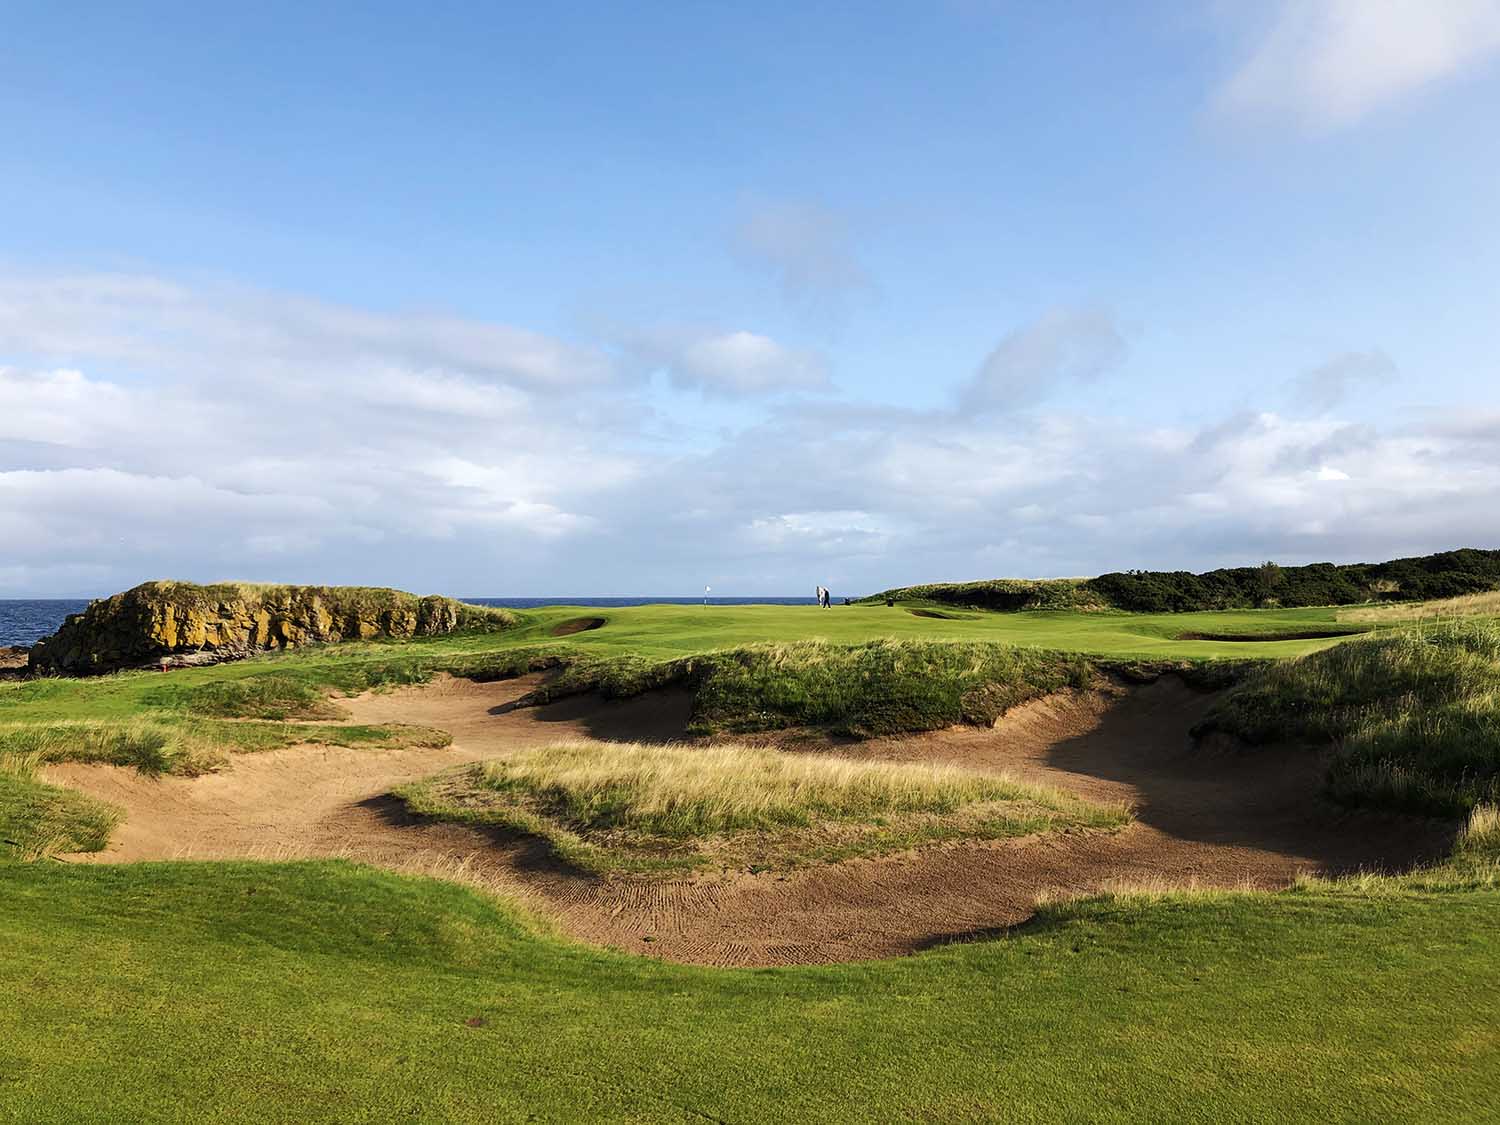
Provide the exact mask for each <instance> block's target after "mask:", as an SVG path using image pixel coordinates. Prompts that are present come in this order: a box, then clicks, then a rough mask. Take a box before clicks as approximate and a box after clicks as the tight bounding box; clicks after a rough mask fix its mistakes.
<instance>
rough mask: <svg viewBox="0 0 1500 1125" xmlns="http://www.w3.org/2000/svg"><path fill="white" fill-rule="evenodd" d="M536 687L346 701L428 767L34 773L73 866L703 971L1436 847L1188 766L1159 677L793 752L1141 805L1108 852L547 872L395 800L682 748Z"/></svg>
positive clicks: (521, 848)
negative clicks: (417, 910) (396, 902)
mask: <svg viewBox="0 0 1500 1125" xmlns="http://www.w3.org/2000/svg"><path fill="white" fill-rule="evenodd" d="M537 682H538V679H537V678H536V677H527V678H523V679H518V680H511V681H506V682H501V683H491V684H477V683H470V682H468V681H461V680H440V681H438V682H436V683H434V684H431V685H427V686H425V687H418V688H402V689H398V690H396V691H391V692H387V693H378V694H366V695H363V696H360V697H358V698H356V699H352V700H348V701H345V702H346V703H347V705H348V707H349V710H350V711H351V712H352V714H353V717H354V721H356V722H360V723H385V722H391V721H402V722H409V723H417V724H422V725H427V726H436V727H440V728H442V729H444V730H447V731H449V732H450V733H451V734H452V735H453V744H452V745H451V746H448V747H444V748H441V749H408V750H351V749H344V748H338V747H325V746H304V747H293V748H289V749H285V750H274V751H269V752H266V753H262V754H256V755H252V756H248V757H237V758H236V759H235V761H234V764H233V768H232V769H230V770H227V771H225V772H223V773H219V774H212V775H209V776H205V777H199V778H194V779H181V778H174V777H164V778H161V779H157V780H153V779H150V778H147V777H144V776H142V775H140V774H138V773H136V772H135V771H132V770H127V769H122V768H119V767H109V766H78V765H60V766H52V767H49V768H48V769H47V770H46V774H47V776H48V778H49V779H51V780H53V781H56V782H59V783H62V784H66V785H71V786H74V787H76V788H78V789H82V790H84V791H86V792H88V793H90V794H93V795H95V796H98V797H102V798H103V799H105V800H108V801H112V802H114V803H116V804H118V805H121V806H123V807H124V808H125V809H126V811H127V819H126V821H125V823H124V824H123V825H122V826H121V827H120V828H119V829H118V830H117V832H116V834H115V837H114V839H113V841H112V842H111V844H110V847H109V848H108V849H107V850H105V851H104V852H102V853H98V854H92V855H80V856H75V857H72V858H73V859H74V860H75V861H76V862H106V863H107V862H126V861H131V860H144V859H169V858H195V859H210V858H230V857H259V858H288V857H301V856H345V857H348V858H351V859H356V860H359V861H362V862H368V863H373V864H378V865H380V866H385V867H390V868H394V869H397V870H406V871H417V872H424V873H428V874H434V875H439V876H443V877H448V878H455V879H461V880H464V881H468V882H471V883H474V884H476V885H479V886H482V887H485V888H490V889H493V890H496V891H501V892H504V893H506V894H508V895H514V896H517V897H519V898H520V899H521V900H522V901H523V902H524V903H526V904H527V905H528V906H529V907H530V908H531V909H532V910H533V911H534V912H535V913H536V914H538V915H539V916H540V917H542V918H547V919H551V920H553V921H554V922H555V924H556V925H557V927H558V928H559V929H560V930H561V931H563V932H565V933H567V934H569V935H572V936H574V937H577V938H580V939H582V940H586V941H590V942H595V943H600V944H605V945H611V946H617V947H620V948H623V949H627V950H632V951H636V952H640V953H645V954H648V955H651V956H657V957H664V958H668V959H671V960H675V961H686V962H694V963H703V964H719V965H773V964H792V963H807V962H826V961H846V960H855V959H860V958H868V957H883V956H892V955H897V954H903V953H910V952H913V951H915V950H918V949H921V948H924V947H927V946H930V945H933V944H938V943H941V942H945V941H950V940H962V939H964V938H967V937H973V936H981V935H985V934H989V933H993V932H995V931H996V930H999V929H1002V928H1004V927H1007V926H1011V925H1014V924H1016V923H1018V922H1021V921H1024V920H1025V919H1026V918H1028V917H1029V916H1030V915H1031V913H1032V912H1033V909H1034V904H1035V901H1036V898H1037V896H1038V895H1039V894H1054V895H1055V894H1072V893H1087V892H1089V891H1094V890H1099V889H1103V888H1108V887H1110V886H1113V885H1118V884H1120V883H1142V882H1156V883H1161V882H1166V883H1171V884H1176V885H1201V886H1237V885H1250V886H1256V887H1268V888H1269V887H1279V886H1285V885H1287V884H1288V883H1290V882H1291V881H1292V880H1293V879H1294V878H1295V877H1296V876H1297V875H1298V874H1300V873H1303V872H1320V873H1340V872H1348V871H1353V870H1357V869H1397V868H1402V867H1406V866H1410V865H1411V864H1413V863H1416V862H1420V861H1422V860H1424V859H1430V858H1436V857H1438V856H1439V855H1441V854H1442V853H1443V852H1444V850H1445V849H1446V847H1447V846H1448V845H1449V843H1451V840H1452V829H1451V828H1450V827H1447V826H1445V825H1443V824H1441V823H1438V822H1432V821H1426V820H1420V819H1414V818H1406V817H1399V816H1393V815H1384V814H1367V813H1351V812H1344V811H1340V810H1337V809H1335V808H1332V807H1330V806H1327V805H1325V804H1324V803H1323V802H1322V801H1321V800H1320V799H1319V798H1318V796H1317V793H1318V790H1319V789H1320V787H1321V786H1320V781H1321V776H1322V774H1321V771H1322V765H1321V763H1320V762H1318V761H1317V759H1316V756H1315V755H1312V754H1309V753H1308V752H1307V751H1306V750H1294V749H1260V750H1256V751H1253V752H1240V751H1238V750H1235V749H1233V748H1223V749H1212V748H1199V749H1194V748H1192V747H1191V745H1190V742H1189V738H1188V733H1187V732H1188V730H1189V728H1190V727H1191V726H1192V725H1193V723H1194V722H1195V721H1197V720H1198V719H1199V718H1201V717H1202V715H1203V713H1204V712H1205V711H1206V710H1207V708H1208V707H1209V705H1210V704H1211V702H1212V697H1211V696H1208V695H1200V694H1198V693H1195V692H1193V691H1191V690H1190V689H1188V688H1187V687H1185V686H1184V685H1182V684H1181V683H1180V682H1179V681H1177V680H1175V679H1171V678H1168V679H1163V680H1161V681H1158V682H1157V683H1155V684H1152V685H1149V686H1147V687H1144V688H1134V689H1127V688H1123V687H1122V688H1118V689H1112V690H1109V691H1104V692H1087V693H1062V694H1059V695H1056V696H1052V697H1049V698H1047V699H1044V700H1039V701H1036V702H1033V703H1030V704H1026V705H1024V706H1022V707H1019V708H1016V709H1014V710H1012V711H1011V712H1010V713H1009V714H1008V715H1007V716H1006V717H1005V718H1004V719H1003V720H1002V721H1001V722H1000V724H998V725H997V727H996V728H995V729H993V730H981V729H975V728H955V729H952V730H947V731H938V732H933V733H930V734H925V735H919V736H914V737H904V738H891V739H882V740H878V741H874V742H866V743H850V744H844V745H839V746H836V747H834V746H830V745H829V744H828V743H826V742H810V741H808V740H800V741H795V742H789V743H788V745H795V746H797V747H799V750H798V752H816V753H829V752H833V753H839V754H844V755H848V756H851V757H858V758H869V759H875V760H885V761H925V762H951V763H959V764H962V765H965V766H968V767H970V768H974V769H981V770H998V769H1004V770H1005V771H1007V772H1010V773H1012V774H1015V775H1016V776H1018V777H1021V778H1023V779H1026V780H1033V781H1039V782H1043V783H1046V784H1052V785H1057V786H1059V787H1061V788H1064V789H1066V790H1069V791H1071V792H1073V793H1076V794H1077V795H1079V796H1081V797H1085V798H1090V799H1094V800H1126V801H1129V802H1131V803H1132V804H1133V805H1135V807H1136V813H1137V817H1138V823H1136V824H1134V825H1132V826H1131V827H1129V828H1127V829H1125V830H1124V831H1122V832H1118V833H1114V834H1109V835H1100V834H1081V835H1053V836H1038V837H1028V838H1025V839H1020V840H1001V841H993V842H977V843H962V844H948V845H937V846H933V847H928V848H923V849H921V850H918V851H913V852H906V853H902V854H899V855H895V856H888V857H883V858H879V859H855V860H848V861H845V862H843V863H839V864H837V865H829V866H815V867H810V868H803V869H798V870H794V871H790V872H784V873H783V872H776V871H770V872H763V873H761V874H750V873H748V872H741V873H735V874H729V875H725V876H716V877H699V878H692V879H681V880H673V881H667V882H663V881H660V880H635V879H623V878H609V879H600V878H592V877H587V876H581V875H578V874H575V873H573V872H571V871H569V870H567V869H564V868H562V867H560V866H559V865H558V864H557V863H556V862H555V861H553V860H552V859H551V858H550V856H549V854H548V852H547V849H546V847H545V845H543V844H542V843H541V842H540V841H537V840H535V839H530V838H526V837H517V836H515V835H514V834H510V833H505V832H500V831H494V830H477V829H470V828H463V827H457V826H453V825H446V824H435V823H430V822H424V821H422V820H421V819H420V818H417V817H414V816H412V815H411V814H409V813H408V811H407V810H406V807H405V805H404V804H403V803H402V802H401V801H399V800H396V799H395V798H392V797H390V796H388V794H389V792H390V790H391V789H393V788H394V787H396V786H398V785H401V784H403V783H405V782H409V781H413V780H416V779H418V778H422V777H426V776H428V775H430V774H432V773H434V772H435V771H437V770H440V769H443V768H445V767H448V766H454V765H459V764H462V763H465V762H473V761H477V760H480V759H483V758H489V757H494V756H496V755H501V754H504V753H506V752H507V751H510V750H513V749H516V748H520V747H534V746H540V745H544V744H547V743H550V742H555V741H557V740H558V739H559V738H572V737H594V738H609V739H622V740H623V739H630V740H641V741H646V740H652V739H655V740H658V741H665V740H669V739H673V738H681V737H682V731H683V730H684V728H685V726H686V723H687V719H688V713H689V707H690V703H691V701H690V699H688V698H687V697H686V694H685V693H663V694H662V695H660V696H654V697H653V696H648V697H642V698H639V699H635V700H629V701H625V702H605V701H601V700H598V699H593V698H577V699H570V700H565V701H563V702H562V703H558V704H554V705H551V706H549V707H545V708H539V709H531V708H521V709H517V708H516V707H515V706H514V704H515V702H516V701H517V700H518V699H520V698H521V697H522V696H523V695H524V694H525V693H526V692H527V691H529V690H531V689H532V688H533V687H535V686H536V684H537ZM808 747H816V749H808Z"/></svg>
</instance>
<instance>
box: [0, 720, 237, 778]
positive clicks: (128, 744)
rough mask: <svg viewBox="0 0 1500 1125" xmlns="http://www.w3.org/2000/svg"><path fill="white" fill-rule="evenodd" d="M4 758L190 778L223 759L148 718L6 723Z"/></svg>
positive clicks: (0, 738) (189, 735) (0, 728)
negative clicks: (82, 763) (128, 767)
mask: <svg viewBox="0 0 1500 1125" xmlns="http://www.w3.org/2000/svg"><path fill="white" fill-rule="evenodd" d="M5 758H29V759H32V760H34V761H36V762H93V763H96V764H101V765H114V766H132V767H134V768H135V769H138V770H140V771H142V772H143V773H151V774H162V773H176V774H184V775H187V776H193V775H196V774H200V773H206V772H208V771H210V770H212V769H215V768H217V767H218V766H219V765H220V764H221V763H222V761H223V756H222V754H220V753H219V752H218V751H217V749H216V748H215V747H214V746H213V745H212V744H211V743H210V742H208V741H207V740H205V739H203V738H200V737H198V736H196V735H195V734H194V733H193V732H191V731H190V730H188V729H186V728H184V727H181V726H178V725H173V724H167V723H159V722H152V721H151V720H148V719H131V720H127V721H123V722H121V721H110V720H95V719H79V720H61V721H57V722H50V723H3V724H0V760H4V759H5Z"/></svg>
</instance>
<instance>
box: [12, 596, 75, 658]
mask: <svg viewBox="0 0 1500 1125" xmlns="http://www.w3.org/2000/svg"><path fill="white" fill-rule="evenodd" d="M88 604H89V603H88V602H86V601H82V600H79V599H63V598H42V599H35V600H31V601H12V600H6V599H0V648H4V647H5V646H6V645H29V644H32V643H34V642H36V641H39V640H41V639H42V638H43V637H50V636H51V635H52V634H53V633H55V632H57V627H58V626H59V625H61V624H62V623H63V618H64V617H66V616H68V614H70V613H78V612H79V611H81V610H82V609H83V607H84V606H86V605H88Z"/></svg>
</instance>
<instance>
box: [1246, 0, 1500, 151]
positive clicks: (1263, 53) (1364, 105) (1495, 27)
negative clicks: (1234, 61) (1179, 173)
mask: <svg viewBox="0 0 1500 1125" xmlns="http://www.w3.org/2000/svg"><path fill="white" fill-rule="evenodd" d="M1497 52H1500V0H1280V3H1279V5H1278V6H1277V7H1276V8H1275V9H1274V13H1273V15H1272V17H1271V19H1270V21H1269V23H1268V25H1266V27H1265V29H1264V32H1263V34H1262V35H1261V37H1260V38H1259V39H1258V41H1257V42H1256V43H1255V45H1254V47H1253V48H1252V49H1251V51H1250V52H1249V54H1248V57H1246V59H1245V60H1244V62H1243V63H1242V65H1241V66H1240V67H1239V69H1238V70H1236V71H1235V73H1234V74H1233V75H1232V76H1231V77H1230V78H1229V80H1228V81H1227V82H1226V83H1225V84H1224V86H1223V87H1222V88H1221V89H1220V90H1219V92H1218V95H1217V104H1218V106H1219V108H1220V109H1221V110H1223V111H1225V112H1228V113H1231V114H1236V115H1266V114H1269V115H1276V116H1281V115H1285V116H1289V117H1291V118H1293V119H1296V120H1299V121H1301V122H1302V123H1303V124H1305V125H1307V126H1309V127H1311V128H1314V129H1327V128H1333V127H1337V126H1341V125H1347V124H1349V123H1351V122H1354V121H1357V120H1359V119H1360V118H1362V117H1364V116H1365V115H1366V114H1368V113H1370V112H1371V111H1373V110H1375V109H1377V108H1379V107H1380V106H1382V105H1386V104H1388V103H1391V102H1394V101H1396V100H1398V99H1399V98H1401V97H1403V96H1405V95H1409V94H1412V93H1415V92H1417V91H1419V90H1422V89H1424V88H1426V87H1428V86H1431V85H1433V84H1435V83H1437V82H1440V81H1442V80H1444V79H1448V78H1452V77H1454V76H1457V75H1460V74H1463V73H1464V72H1465V71H1468V70H1471V69H1473V68H1475V67H1477V66H1479V65H1480V64H1481V63H1483V62H1485V61H1486V60H1487V59H1489V58H1490V57H1492V56H1493V55H1495V54H1496V53H1497Z"/></svg>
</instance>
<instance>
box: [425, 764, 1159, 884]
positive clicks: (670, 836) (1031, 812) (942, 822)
mask: <svg viewBox="0 0 1500 1125" xmlns="http://www.w3.org/2000/svg"><path fill="white" fill-rule="evenodd" d="M398 793H399V795H400V796H402V797H404V798H405V799H406V800H407V802H408V804H409V805H410V807H411V808H412V809H413V811H415V812H418V813H422V814H425V815H430V816H436V817H439V818H444V819H453V820H460V821H466V822H470V823H485V824H496V825H502V826H506V827H511V828H517V829H520V830H522V831H526V832H530V833H533V834H536V835H540V836H543V837H545V838H547V839H549V840H551V841H552V843H553V844H554V846H556V847H557V849H558V851H559V852H560V853H562V854H563V856H564V858H567V859H569V860H571V861H574V862H577V863H579V864H580V865H581V866H584V867H591V868H594V869H607V868H609V867H611V866H613V865H614V860H617V859H618V858H619V856H620V855H621V854H628V853H629V852H631V851H632V850H638V849H640V848H643V847H644V848H654V849H656V850H657V851H659V852H664V853H672V852H673V851H674V846H677V845H691V844H693V843H697V842H703V841H706V840H709V838H714V837H730V836H734V835H735V834H737V833H763V834H770V835H771V836H772V839H771V840H770V841H762V842H761V843H760V844H758V845H757V846H760V847H762V850H763V851H774V852H776V853H777V854H778V855H779V856H780V858H782V859H785V858H787V855H788V853H789V852H793V851H796V850H797V849H798V847H799V845H798V844H796V843H787V840H795V833H796V832H797V831H798V830H804V829H813V830H821V831H828V832H832V833H834V835H837V834H838V832H839V830H841V829H851V828H852V829H859V828H868V829H870V830H872V835H871V836H870V837H869V838H868V839H866V840H864V841H863V842H860V841H857V840H856V839H855V837H856V836H858V832H855V833H854V834H853V835H851V834H850V833H849V832H845V833H844V835H843V837H842V840H843V842H844V843H846V844H851V843H852V851H851V854H857V853H859V852H862V851H871V850H882V849H887V848H889V847H892V846H895V847H901V846H910V845H912V844H915V843H921V842H924V841H928V840H933V839H943V838H952V837H955V836H962V835H973V836H981V837H997V836H1006V835H1024V834H1027V833H1031V832H1038V831H1045V830H1048V829H1062V828H1116V827H1119V826H1121V825H1123V824H1125V823H1127V822H1128V820H1129V817H1130V813H1129V809H1128V808H1127V807H1125V806H1124V805H1123V804H1118V803H1116V804H1093V803H1090V802H1086V801H1083V800H1080V799H1079V798H1076V797H1073V796H1071V795H1069V794H1067V793H1065V792H1063V791H1062V790H1059V789H1055V788H1051V787H1048V786H1040V785H1032V784H1028V783H1025V782H1021V781H1018V780H1016V779H1014V778H1010V777H1005V776H995V775H989V774H980V773H974V772H972V771H969V770H964V769H960V768H957V767H952V766H933V765H922V764H910V765H908V764H893V763H881V762H860V761H853V760H849V759H845V758H835V757H828V756H824V755H817V754H788V753H783V752H780V751H776V750H769V749H765V748H761V747H748V746H732V745H726V746H710V747H702V748H699V747H688V746H673V745H666V746H663V745H643V744H638V743H598V742H560V743H556V744H554V745H551V746H545V747H539V748H535V749H530V750H524V751H521V752H518V753H516V754H513V755H510V756H507V757H505V758H503V759H498V760H495V761H491V762H485V763H480V764H478V765H475V766H471V767H466V768H465V769H464V770H462V771H459V772H457V773H450V774H444V775H439V776H438V777H436V778H432V779H428V780H427V781H425V782H419V783H417V784H415V785H411V786H407V787H405V788H404V789H402V790H399V791H398ZM784 833H790V834H792V835H790V836H788V837H786V839H784V840H781V841H779V842H778V841H777V840H776V839H775V837H776V836H777V835H778V834H784ZM824 843H826V841H819V842H816V843H815V844H814V846H813V848H812V850H813V851H814V852H817V851H819V850H820V849H821V847H822V844H824ZM866 845H869V846H866ZM693 851H694V849H693V848H692V847H688V848H686V849H676V852H677V854H678V856H679V858H681V857H684V856H688V857H691V855H692V854H693ZM610 852H614V853H616V854H615V856H614V857H613V859H612V858H611V857H610V856H609V854H608V853H610Z"/></svg>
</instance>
